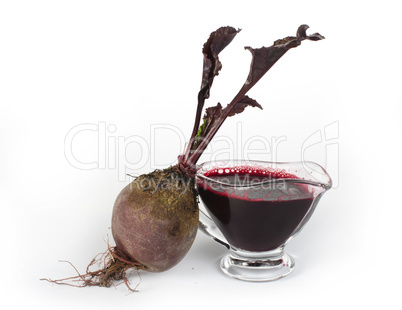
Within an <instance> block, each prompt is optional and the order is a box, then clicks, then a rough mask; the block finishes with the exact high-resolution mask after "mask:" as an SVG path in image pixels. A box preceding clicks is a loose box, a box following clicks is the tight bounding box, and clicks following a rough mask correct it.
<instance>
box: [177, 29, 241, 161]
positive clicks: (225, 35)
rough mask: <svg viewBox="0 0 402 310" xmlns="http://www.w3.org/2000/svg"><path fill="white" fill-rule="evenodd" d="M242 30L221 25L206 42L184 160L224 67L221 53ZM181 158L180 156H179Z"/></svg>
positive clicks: (193, 141) (191, 146) (188, 153)
mask: <svg viewBox="0 0 402 310" xmlns="http://www.w3.org/2000/svg"><path fill="white" fill-rule="evenodd" d="M239 32H240V29H238V30H236V29H235V28H233V27H229V26H227V27H221V28H219V29H217V30H216V31H214V32H212V33H211V34H210V36H209V39H208V40H207V42H205V44H204V46H203V49H202V53H203V55H204V60H203V69H202V80H201V89H200V91H199V92H198V106H197V113H196V116H195V122H194V128H193V133H192V135H191V138H190V141H189V145H188V148H187V150H186V152H185V154H184V156H183V157H182V161H183V162H185V161H187V159H188V156H189V155H190V151H191V149H192V148H193V145H194V143H195V140H196V134H197V132H199V129H198V127H199V126H200V121H201V115H202V110H203V108H204V103H205V100H206V99H208V98H209V95H210V89H211V87H212V83H213V81H214V78H215V76H217V75H218V74H219V71H220V70H221V69H222V63H221V62H220V60H219V57H218V55H219V53H220V52H222V51H223V49H224V48H225V47H226V46H228V45H229V44H230V42H232V40H233V39H234V37H235V36H236V34H238V33H239ZM179 158H180V157H179Z"/></svg>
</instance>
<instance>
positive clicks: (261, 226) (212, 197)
mask: <svg viewBox="0 0 402 310" xmlns="http://www.w3.org/2000/svg"><path fill="white" fill-rule="evenodd" d="M204 176H206V177H208V178H209V179H213V180H214V181H218V182H221V183H216V182H212V181H210V180H206V179H202V178H197V187H198V191H199V194H200V197H201V199H202V201H203V203H204V205H205V206H206V207H207V210H208V212H209V214H210V215H211V217H212V218H213V219H214V221H215V223H216V225H217V226H218V228H219V229H220V230H221V232H222V233H223V235H224V236H225V238H226V239H227V241H228V242H229V243H230V244H231V245H232V246H234V247H236V248H239V249H243V250H247V251H269V250H273V249H276V248H277V247H279V246H281V245H282V244H283V243H284V242H285V241H286V240H287V239H288V238H289V237H290V236H291V235H292V233H293V232H294V231H295V229H296V227H297V226H298V225H299V224H300V222H301V221H302V219H303V218H304V216H305V215H306V214H307V212H308V211H309V209H310V206H311V204H312V201H313V199H314V194H313V192H312V191H311V190H310V188H309V186H308V185H305V184H300V183H293V182H288V181H289V180H287V181H286V179H297V177H296V176H294V175H292V174H289V173H286V172H284V171H282V170H273V169H266V168H257V169H256V168H255V167H254V168H251V167H247V166H242V167H231V168H222V169H221V168H219V169H213V170H210V171H208V172H206V173H204ZM266 181H269V182H266ZM264 182H265V183H264ZM247 184H248V185H250V184H254V186H246V185H247Z"/></svg>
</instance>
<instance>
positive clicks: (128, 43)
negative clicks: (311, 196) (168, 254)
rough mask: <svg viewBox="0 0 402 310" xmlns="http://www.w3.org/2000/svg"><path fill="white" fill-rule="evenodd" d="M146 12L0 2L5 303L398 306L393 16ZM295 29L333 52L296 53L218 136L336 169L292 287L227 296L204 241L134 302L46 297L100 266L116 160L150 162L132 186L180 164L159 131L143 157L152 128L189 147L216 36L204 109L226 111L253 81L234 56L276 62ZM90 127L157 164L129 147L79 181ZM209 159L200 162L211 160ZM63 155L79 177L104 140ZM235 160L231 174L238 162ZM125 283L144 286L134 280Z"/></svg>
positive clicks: (300, 244)
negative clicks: (277, 49)
mask: <svg viewBox="0 0 402 310" xmlns="http://www.w3.org/2000/svg"><path fill="white" fill-rule="evenodd" d="M144 3H145V1H141V2H140V1H83V0H80V1H72V0H70V1H1V4H0V105H1V110H0V139H1V140H0V141H1V142H0V150H1V152H0V156H1V157H0V205H1V217H0V221H1V225H0V229H1V241H0V244H1V256H0V257H1V258H0V263H1V266H0V268H1V281H0V294H1V298H2V302H3V303H4V304H5V303H6V302H7V301H10V302H12V303H14V305H15V306H25V307H28V306H29V307H39V306H40V307H42V308H43V309H54V308H58V309H70V308H71V309H73V308H74V309H84V308H85V309H111V308H118V309H123V308H128V307H130V308H134V307H135V308H136V309H157V308H158V309H160V308H162V307H166V309H170V308H172V309H173V307H175V308H177V309H189V308H190V309H192V308H197V309H201V308H203V309H208V308H222V309H223V308H224V307H228V306H231V307H232V309H236V307H235V306H236V305H239V306H244V307H248V308H251V307H259V308H268V307H282V308H285V309H287V308H289V309H290V308H292V309H294V308H295V307H303V308H307V307H310V308H312V309H322V308H324V309H339V308H340V307H342V308H357V307H359V308H361V307H364V306H378V307H379V306H381V307H385V308H390V307H391V305H393V307H395V308H396V307H397V306H398V305H399V306H401V301H400V297H399V296H398V295H399V294H400V278H401V276H402V274H401V268H400V266H399V265H400V257H401V255H402V250H401V246H400V243H401V241H400V236H401V233H400V229H399V226H400V222H401V215H402V212H401V192H400V189H399V188H400V184H399V182H400V175H401V173H402V171H401V165H400V163H399V162H398V160H399V159H400V153H399V152H400V148H399V147H398V145H399V144H400V141H401V138H400V136H401V133H402V130H401V129H402V126H401V122H400V115H401V113H400V109H397V106H398V105H399V106H400V105H401V103H402V95H401V92H400V84H401V72H402V65H401V64H402V63H401V56H400V55H401V54H402V48H401V47H402V43H401V42H402V41H401V40H400V35H401V33H400V31H401V29H402V27H401V22H400V10H399V9H398V6H397V4H398V2H397V1H387V0H384V1H367V0H366V1H333V2H330V3H328V2H325V3H324V2H322V1H276V2H273V1H252V0H249V1H235V0H232V1H208V0H204V1H199V2H190V1H148V2H146V4H144ZM216 3H219V4H216ZM304 23H307V24H309V25H310V26H311V31H310V33H312V32H316V31H318V32H320V33H321V34H322V35H324V36H325V37H326V40H324V41H320V42H303V44H302V46H300V47H298V48H297V49H294V50H291V51H290V52H288V53H287V54H286V55H285V56H284V58H282V59H281V60H280V61H279V62H278V63H277V64H276V65H275V67H274V68H273V69H272V70H271V71H270V72H269V73H268V74H267V75H266V76H265V77H264V78H263V79H262V80H261V81H260V82H259V84H257V86H256V87H255V88H254V89H253V90H252V91H251V92H250V96H251V97H253V98H255V99H257V100H258V101H259V103H260V104H261V105H262V106H263V107H264V110H263V111H260V110H257V109H251V108H249V109H247V110H246V111H245V112H244V113H243V114H242V115H238V116H237V117H236V118H233V119H228V121H227V122H226V123H225V124H224V126H223V127H222V128H221V131H220V132H219V133H218V136H220V137H231V138H233V139H234V143H235V148H236V150H239V149H240V150H241V149H242V147H243V146H244V144H245V142H246V141H247V139H249V138H251V137H253V136H256V135H259V136H262V137H265V138H266V139H267V140H268V141H273V140H272V139H273V138H275V137H276V138H278V137H286V141H283V142H281V144H279V146H278V147H277V150H276V152H275V154H272V153H268V151H267V152H266V153H265V155H264V153H263V154H257V155H256V157H258V158H259V159H266V160H271V159H272V156H275V159H276V160H279V161H289V160H301V156H302V154H304V155H305V159H310V160H314V161H317V162H318V163H320V164H321V165H324V166H328V167H327V168H328V170H329V172H330V174H331V175H332V176H333V178H334V180H335V181H336V183H337V186H336V188H334V189H332V190H331V191H329V192H328V193H327V194H326V195H325V196H324V198H323V199H322V200H321V202H320V205H319V206H318V209H317V211H316V213H315V214H314V216H313V218H312V219H311V221H310V222H309V223H308V225H307V226H306V228H305V230H304V231H303V232H302V233H301V234H300V235H299V236H298V237H297V238H296V239H294V240H293V241H292V242H291V243H290V244H289V245H288V246H287V251H288V252H289V253H291V254H292V255H293V256H294V257H295V259H296V269H295V271H294V273H292V274H291V275H290V276H289V277H287V278H285V279H282V280H280V281H275V282H271V283H246V282H241V281H238V280H234V279H231V278H228V277H226V276H224V275H223V274H222V273H221V272H220V271H219V269H218V261H219V259H220V257H221V256H222V255H223V254H224V253H225V248H223V247H221V246H219V245H218V244H215V243H214V242H213V241H210V240H209V239H207V238H206V237H205V236H203V235H201V233H199V234H198V236H197V238H196V241H195V243H194V246H193V247H192V248H191V250H190V252H189V253H188V255H187V256H186V257H185V258H184V260H183V261H182V262H181V263H180V264H179V265H177V266H176V267H174V268H173V269H171V270H169V271H167V272H165V273H160V274H150V273H144V272H141V276H142V282H141V284H140V285H139V287H138V289H139V292H138V293H128V292H127V289H126V288H125V287H124V285H121V286H119V287H118V289H117V290H116V289H113V288H109V289H105V288H83V289H78V288H72V287H68V286H58V285H54V284H50V283H47V282H44V281H39V278H42V277H51V278H62V277H67V276H71V275H73V274H74V271H73V270H72V268H71V267H70V266H69V265H68V264H63V263H60V262H58V260H59V259H65V260H69V261H71V262H73V263H74V265H75V266H76V267H77V268H78V269H79V270H81V271H84V269H85V267H86V265H87V264H88V262H89V261H90V260H91V259H92V257H93V256H94V255H95V254H97V253H99V252H103V251H104V250H105V248H106V244H105V240H106V239H107V236H108V235H110V230H109V227H110V217H111V212H112V206H113V203H114V199H115V197H116V196H117V194H118V193H119V191H120V190H121V189H122V188H123V187H124V186H125V184H127V182H128V180H127V181H124V180H119V171H118V166H119V165H122V164H123V165H124V164H125V162H124V160H126V159H127V160H128V161H130V162H132V163H135V162H138V161H139V160H140V159H141V158H144V156H145V158H146V161H145V164H144V165H142V167H139V166H138V167H134V168H135V169H136V173H144V172H149V171H151V169H153V168H154V166H155V165H156V164H159V165H161V166H168V165H169V164H171V163H173V162H174V161H175V159H176V156H177V155H179V153H180V152H181V150H182V148H183V146H182V145H180V143H179V141H178V138H177V137H178V136H175V135H174V134H172V132H170V133H169V132H168V131H164V130H161V131H160V132H159V134H158V135H156V138H155V145H151V138H152V134H151V133H152V132H151V126H152V125H154V126H155V125H158V124H168V125H170V126H176V128H178V130H179V131H180V132H182V133H183V135H184V136H185V138H186V139H188V138H189V135H190V133H191V130H192V126H193V118H194V113H195V109H196V95H197V92H198V88H199V85H200V77H201V67H202V55H201V47H202V44H203V43H204V42H205V40H206V39H207V37H208V35H209V33H210V32H211V31H213V30H215V29H216V28H218V27H219V26H223V25H232V26H234V27H238V28H242V31H241V33H240V34H239V35H238V36H237V37H236V39H235V40H234V41H233V43H232V44H231V45H230V46H229V47H228V48H227V49H226V50H225V51H224V52H222V54H221V57H220V58H221V61H222V63H223V70H222V72H221V74H220V76H219V77H217V79H216V80H215V83H214V88H213V90H212V94H213V96H211V100H209V101H208V104H209V105H212V104H216V102H217V101H218V100H219V101H220V102H221V103H222V104H223V105H225V104H226V103H227V102H228V101H229V100H230V99H231V98H232V97H233V96H234V95H235V93H236V92H237V90H238V89H239V87H240V86H241V85H242V83H243V82H244V80H245V78H246V76H247V73H248V66H249V61H250V54H249V52H248V51H245V50H244V49H243V46H246V45H250V46H253V47H260V46H262V45H265V46H269V45H271V44H272V42H273V41H274V40H276V39H278V38H282V37H284V36H288V35H293V34H294V33H295V31H296V29H297V27H298V26H299V25H300V24H304ZM100 122H101V123H102V122H103V124H106V125H107V126H109V125H112V126H111V127H108V128H109V129H114V130H112V131H114V132H107V137H111V138H110V139H111V140H108V141H114V140H113V139H115V141H118V140H117V139H118V137H121V139H123V140H120V141H124V139H126V138H129V137H132V136H136V137H142V138H143V140H144V141H145V142H146V143H147V144H148V145H149V149H148V150H146V149H141V148H140V145H138V144H135V143H132V144H131V145H128V146H127V148H125V145H124V144H123V148H122V149H120V152H119V150H118V149H117V151H116V149H114V148H113V145H112V146H110V147H109V149H108V151H107V152H106V153H104V154H106V155H105V156H107V157H102V156H100V157H102V158H100V162H99V161H98V168H96V169H91V170H84V169H77V168H76V167H74V166H73V165H71V163H69V162H68V161H67V159H66V157H65V145H64V143H65V138H66V136H67V134H68V132H69V131H70V130H71V129H72V128H74V127H75V126H77V125H80V124H95V125H98V124H99V123H100ZM334 122H335V125H336V126H339V127H338V128H339V131H337V129H336V128H335V127H331V128H335V131H334V132H333V133H334V135H335V137H334V139H333V140H332V141H326V140H325V139H324V140H323V141H322V142H321V143H318V144H316V145H314V146H312V147H311V148H309V149H308V150H307V151H305V152H304V153H303V142H304V141H306V140H307V139H308V138H309V137H310V136H311V135H312V134H314V133H316V132H321V133H323V132H324V131H323V130H324V128H325V127H326V126H328V125H330V124H333V123H334ZM239 123H240V125H241V137H242V141H239V139H238V137H239V136H238V135H239V133H238V132H236V130H237V129H238V126H239ZM158 126H159V125H158ZM332 130H333V129H332ZM138 139H139V138H138ZM169 139H170V142H169ZM103 141H104V140H103ZM219 143H221V142H219V141H215V143H212V145H211V147H212V148H213V150H212V151H211V152H209V153H208V154H205V155H204V156H203V157H202V159H201V161H204V160H208V159H210V158H211V156H212V155H213V151H214V150H215V151H219V149H221V146H219V145H220V144H219ZM330 143H332V147H327V145H329V144H330ZM334 146H335V148H334ZM222 147H224V145H222ZM337 149H339V154H338V153H337V151H336V150H337ZM73 150H74V154H75V156H76V157H77V158H78V159H80V160H81V161H82V162H96V161H97V160H98V153H99V152H100V151H99V149H98V137H97V132H91V131H86V133H83V134H82V135H81V134H80V135H77V139H76V140H74V143H73ZM236 150H233V153H232V156H234V157H240V156H242V154H241V153H239V152H238V151H236ZM334 150H335V151H334ZM122 152H123V153H122ZM236 152H237V153H236ZM113 154H117V155H113ZM229 155H230V154H229ZM229 155H228V156H229ZM113 156H115V157H113ZM119 156H123V158H124V160H123V162H121V160H119V158H120V157H119ZM151 157H152V158H153V160H154V162H153V164H154V165H153V166H152V162H151ZM105 158H106V159H105ZM102 160H103V162H102ZM105 160H106V161H105ZM117 161H119V162H117ZM99 163H100V164H99ZM95 165H96V163H95ZM134 166H135V165H134ZM131 280H132V283H133V285H136V283H138V277H137V276H136V275H133V277H132V278H131ZM168 307H169V308H168Z"/></svg>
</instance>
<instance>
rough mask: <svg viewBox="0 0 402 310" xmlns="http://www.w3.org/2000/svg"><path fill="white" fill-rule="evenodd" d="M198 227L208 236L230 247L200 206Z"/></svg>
mask: <svg viewBox="0 0 402 310" xmlns="http://www.w3.org/2000/svg"><path fill="white" fill-rule="evenodd" d="M198 229H199V230H201V231H202V232H203V233H204V234H206V235H207V236H208V237H210V238H212V239H213V240H215V241H216V242H218V243H219V244H221V245H223V246H225V247H226V248H228V249H229V248H230V246H229V244H228V243H227V241H226V240H225V238H224V237H223V235H222V233H221V232H220V231H219V229H218V227H216V225H215V223H214V222H213V220H212V219H211V218H210V217H209V216H208V215H207V214H205V212H204V211H202V210H201V208H200V220H199V223H198ZM223 240H225V241H223Z"/></svg>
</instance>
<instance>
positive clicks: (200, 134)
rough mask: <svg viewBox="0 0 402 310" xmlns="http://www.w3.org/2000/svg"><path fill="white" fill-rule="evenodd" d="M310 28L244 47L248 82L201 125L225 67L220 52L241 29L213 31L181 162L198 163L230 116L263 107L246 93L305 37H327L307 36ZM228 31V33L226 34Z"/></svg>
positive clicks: (205, 48)
mask: <svg viewBox="0 0 402 310" xmlns="http://www.w3.org/2000/svg"><path fill="white" fill-rule="evenodd" d="M308 28H309V26H307V25H301V26H300V27H299V28H298V29H297V32H296V36H295V37H293V36H290V37H286V38H283V39H279V40H276V41H275V42H274V44H273V45H272V46H270V47H261V48H251V47H249V46H247V47H245V49H246V50H249V51H250V52H251V55H252V59H251V65H250V71H249V74H248V77H247V79H246V82H245V83H244V85H243V86H242V88H241V89H240V91H239V92H238V93H237V95H236V96H235V97H234V98H233V100H232V101H231V102H230V103H229V104H228V105H227V106H226V107H225V108H224V109H222V106H221V104H220V103H218V104H217V105H216V106H214V107H210V108H207V109H206V111H205V115H204V117H203V124H202V125H201V126H199V123H200V120H201V110H202V108H203V106H204V101H205V99H207V98H209V91H210V88H211V86H212V82H213V78H214V77H215V76H216V75H217V74H218V72H219V70H220V69H221V67H222V66H221V63H220V61H219V59H218V56H217V55H218V53H219V52H220V51H222V50H223V48H224V47H226V46H227V45H228V44H229V43H230V42H231V40H232V39H233V37H234V36H235V35H236V34H237V33H238V32H239V31H236V30H235V29H234V28H232V27H223V28H219V29H218V30H217V31H216V32H215V33H212V34H211V36H210V38H209V39H208V41H207V43H205V45H204V49H203V53H204V71H203V79H202V85H201V90H200V92H199V94H198V108H197V117H196V122H195V126H194V130H193V134H192V136H191V139H190V143H189V145H188V146H187V149H186V153H185V156H179V162H180V163H181V164H182V165H183V166H184V167H194V166H195V164H196V163H197V161H198V159H199V157H200V156H201V154H202V153H203V151H204V150H205V148H206V147H207V146H208V144H209V142H210V141H211V140H212V138H213V137H214V135H215V134H216V132H217V131H218V129H219V128H220V127H221V125H222V124H223V122H224V121H225V120H226V118H227V117H230V116H233V115H235V114H238V113H241V112H243V111H244V109H245V108H246V107H247V106H252V107H258V108H260V109H262V107H261V105H260V104H259V103H258V102H257V101H255V100H254V99H251V98H249V97H248V96H246V94H247V92H248V91H249V90H250V89H251V88H252V87H253V86H254V85H255V84H256V83H257V82H258V81H259V80H260V79H261V78H262V77H263V76H264V74H265V73H266V72H267V71H268V70H269V69H271V67H272V66H273V65H274V64H275V63H276V62H277V61H278V60H279V59H280V58H281V57H282V56H283V55H284V54H285V53H286V52H287V51H288V50H290V49H292V48H295V47H297V46H299V45H300V44H301V42H302V41H304V40H310V41H318V40H322V39H324V37H323V36H322V35H320V34H319V33H314V34H312V35H307V34H306V30H307V29H308ZM226 33H228V34H227V35H225V34H226ZM216 38H220V39H216ZM215 40H216V41H215Z"/></svg>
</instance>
